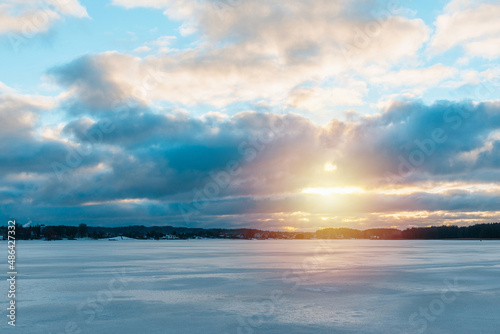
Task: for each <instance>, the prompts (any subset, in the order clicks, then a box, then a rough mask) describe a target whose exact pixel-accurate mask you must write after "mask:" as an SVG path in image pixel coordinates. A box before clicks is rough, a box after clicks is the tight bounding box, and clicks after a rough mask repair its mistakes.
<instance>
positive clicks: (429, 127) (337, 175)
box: [0, 96, 500, 228]
mask: <svg viewBox="0 0 500 334" xmlns="http://www.w3.org/2000/svg"><path fill="white" fill-rule="evenodd" d="M30 100H31V99H30V98H29V97H26V96H24V97H23V96H18V97H17V98H14V97H12V96H10V97H9V96H3V97H2V108H1V109H0V111H1V113H0V115H1V117H2V122H1V123H0V124H5V129H3V128H2V133H3V134H4V136H5V138H4V139H3V140H2V143H5V145H3V146H0V162H2V163H1V164H0V165H1V166H3V167H2V172H3V173H4V175H8V178H6V177H4V178H2V181H1V184H2V187H3V188H2V189H3V190H1V189H0V207H1V208H2V212H4V213H5V214H10V215H14V216H17V215H19V214H21V213H22V214H26V215H30V216H31V217H33V216H35V217H40V219H41V220H51V219H56V220H57V222H61V223H62V222H69V221H71V220H72V219H75V218H72V217H79V218H78V222H80V221H85V222H90V221H93V222H94V223H95V222H100V223H102V224H114V223H115V219H116V218H117V217H125V216H128V218H126V219H125V220H120V221H119V223H120V224H123V223H124V222H130V223H139V221H141V222H142V221H144V220H146V221H151V223H158V222H161V221H163V222H165V221H169V222H172V223H176V224H184V222H183V216H182V211H181V210H180V209H179V208H180V206H179V205H181V206H182V205H191V206H192V205H193V204H192V203H193V202H195V203H196V202H197V201H199V200H201V199H203V198H206V200H207V201H208V204H207V205H205V206H203V207H201V208H200V209H199V210H198V211H199V212H198V213H197V214H196V215H194V216H193V219H194V220H195V221H198V222H199V223H200V224H208V225H210V224H228V225H226V226H236V225H231V224H232V223H231V221H226V220H225V218H221V217H222V216H227V215H232V216H233V217H238V218H237V220H238V221H239V222H240V224H250V226H258V227H261V228H266V227H267V228H271V226H290V225H289V224H286V225H283V221H280V220H279V219H285V221H287V222H295V223H296V225H293V226H303V224H306V222H305V221H300V220H297V219H296V218H294V217H296V216H293V215H292V213H293V212H296V211H301V212H305V213H308V214H309V215H310V217H309V218H307V217H305V218H307V219H310V222H309V223H310V224H312V223H314V224H316V225H314V226H324V225H321V224H322V223H321V219H320V217H321V216H323V217H324V216H326V217H337V218H332V219H333V221H335V222H336V223H335V224H337V223H338V224H339V225H345V223H342V221H343V220H344V219H352V218H349V217H353V215H354V216H355V215H360V216H363V217H367V218H366V219H368V221H365V223H366V224H379V225H380V224H381V223H382V222H384V218H383V215H387V214H392V213H395V212H402V211H406V212H418V211H436V210H437V211H443V212H463V213H467V212H472V211H477V210H481V211H485V212H487V211H494V210H497V207H498V195H499V194H498V189H496V188H490V187H489V186H487V185H486V184H492V183H493V184H494V183H495V182H496V180H497V179H498V177H499V176H500V171H499V167H500V158H499V157H500V144H499V143H500V135H499V134H498V131H497V129H498V128H499V126H500V106H499V105H498V103H493V102H489V103H479V104H474V103H467V102H464V103H456V102H447V101H441V102H437V103H435V104H433V105H425V104H422V103H420V102H416V101H406V102H399V103H394V104H393V105H392V106H391V107H390V108H389V109H387V110H386V111H385V112H383V113H381V114H378V115H372V116H360V117H358V118H357V119H353V120H350V121H339V120H335V119H333V120H332V121H331V122H330V123H329V124H328V125H325V126H319V125H316V124H314V123H312V122H311V121H310V120H308V119H306V118H303V117H301V116H298V115H293V114H289V115H276V114H273V113H269V112H266V111H265V110H262V111H243V112H240V113H238V114H235V115H233V116H229V117H228V116H223V115H221V114H217V113H209V114H207V115H204V116H202V117H195V116H192V115H189V114H187V113H185V112H182V111H178V110H175V109H174V110H171V111H162V112H158V110H154V109H150V108H148V107H146V106H140V105H139V106H135V107H127V108H114V109H111V110H109V111H110V112H104V113H98V114H94V115H87V116H84V115H76V114H70V115H69V116H71V117H70V119H71V120H70V121H67V122H66V124H64V125H63V127H62V130H61V132H60V133H61V136H62V137H61V138H60V140H59V141H54V140H50V139H45V138H41V137H39V136H38V135H37V131H35V129H36V127H37V120H38V119H39V115H40V112H44V109H43V108H40V107H39V106H36V104H34V103H33V102H30ZM14 112H17V113H19V112H21V113H20V114H19V115H20V117H17V118H13V119H10V120H9V118H8V117H9V115H12V113H14ZM9 122H10V123H9ZM105 128H110V129H112V130H110V131H104V132H103V131H102V129H105ZM100 129H101V130H100ZM436 129H441V130H442V133H441V134H440V135H439V136H437V137H436V136H435V131H436ZM5 131H7V132H5ZM8 131H11V132H8ZM464 137H467V138H468V140H467V141H466V142H464V140H463V138H464ZM436 138H438V139H439V140H438V141H437V142H436ZM443 138H445V139H443ZM20 147H22V149H20ZM75 152H77V153H78V152H84V153H80V158H81V161H80V162H79V163H77V164H75V166H72V167H70V168H68V170H67V171H65V173H64V175H63V177H62V178H59V177H58V176H57V175H56V173H55V172H54V170H53V168H52V165H53V163H54V162H59V163H61V164H66V163H67V162H68V161H70V160H68V156H69V157H73V158H74V157H75V154H76V157H78V154H77V153H75ZM415 152H420V153H418V154H417V153H415ZM403 160H404V161H405V162H403ZM412 161H413V162H412ZM415 161H416V163H415ZM327 162H328V163H332V164H335V165H336V166H337V168H336V170H335V171H333V172H331V171H325V169H324V166H325V163H327ZM228 166H232V167H231V168H232V170H237V172H235V173H234V175H230V176H229V179H227V178H228V175H229V174H228V173H229V172H228V171H229V170H230V169H228V168H230V167H228ZM235 166H236V167H235ZM401 166H403V168H402V169H401ZM401 171H402V172H401ZM221 173H222V174H221ZM424 180H425V182H426V184H425V187H424V185H423V181H424ZM226 181H228V182H227V183H226ZM217 182H219V184H223V185H222V186H219V188H218V189H216V191H215V192H214V190H213V189H214V188H213V184H217ZM221 182H222V183H221ZM457 182H461V185H460V186H456V185H454V184H455V183H457ZM210 184H212V186H209V185H210ZM481 184H485V185H484V186H479V185H481ZM353 186H356V187H360V188H362V189H364V191H363V192H359V193H352V194H340V193H339V194H335V193H332V194H331V195H328V196H320V195H314V194H306V193H303V192H302V190H303V189H305V188H314V187H331V188H342V187H353ZM207 187H208V188H207ZM210 187H212V188H210ZM211 189H212V190H211ZM436 189H440V190H439V191H435V190H436ZM210 193H212V194H213V195H207V194H210ZM200 194H201V195H200ZM15 198H23V201H24V202H23V204H22V205H20V204H19V205H18V204H15V203H14V202H12V201H13V199H15ZM49 208H52V209H49ZM54 215H56V216H54ZM279 215H282V216H279ZM454 217H456V216H454ZM266 219H270V220H268V221H271V223H269V224H268V225H265V221H266ZM440 219H441V218H440ZM442 219H443V221H445V220H446V219H445V218H442ZM450 219H452V218H450ZM453 219H455V218H453ZM457 219H458V218H457ZM478 219H479V218H478ZM481 219H483V218H481ZM396 220H397V219H396V218H394V219H387V220H385V221H386V222H387V224H389V222H390V223H391V224H394V223H395V221H396ZM419 221H420V222H423V221H424V220H419ZM272 222H274V223H272ZM272 224H276V225H272ZM323 224H324V223H323ZM247 226H249V225H247ZM304 226H305V225H304ZM384 226H385V225H384Z"/></svg>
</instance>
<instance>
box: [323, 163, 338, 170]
mask: <svg viewBox="0 0 500 334" xmlns="http://www.w3.org/2000/svg"><path fill="white" fill-rule="evenodd" d="M336 170H337V166H335V165H334V164H332V163H331V162H327V163H326V164H325V171H327V172H333V171H336Z"/></svg>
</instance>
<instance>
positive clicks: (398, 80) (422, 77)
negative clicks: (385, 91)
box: [370, 64, 457, 88]
mask: <svg viewBox="0 0 500 334" xmlns="http://www.w3.org/2000/svg"><path fill="white" fill-rule="evenodd" d="M377 72H378V73H377ZM384 72H385V71H384V70H383V69H382V70H379V71H376V72H375V73H373V75H372V76H371V77H370V81H371V82H373V83H376V84H384V85H387V86H391V87H398V86H410V87H413V88H415V87H426V88H429V87H432V86H435V85H437V84H438V83H440V82H442V81H443V80H446V79H449V78H452V77H453V76H454V75H455V74H456V73H457V70H456V69H455V68H452V67H449V66H444V65H442V64H436V65H432V66H430V67H427V68H415V69H403V70H400V71H397V72H385V73H384Z"/></svg>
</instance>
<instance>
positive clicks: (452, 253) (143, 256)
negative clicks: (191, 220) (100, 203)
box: [0, 240, 500, 334]
mask: <svg viewBox="0 0 500 334" xmlns="http://www.w3.org/2000/svg"><path fill="white" fill-rule="evenodd" d="M0 245H1V247H2V249H3V250H4V251H3V254H5V261H2V264H1V266H0V268H1V270H2V272H3V273H4V274H3V275H5V273H6V272H7V264H6V262H7V255H6V254H7V251H6V249H7V245H6V242H1V243H0ZM17 269H18V272H19V276H18V278H17V292H18V293H17V307H18V309H17V316H18V317H17V321H16V324H17V325H16V328H15V329H14V328H11V326H8V325H7V318H6V316H5V315H6V310H5V307H2V309H3V311H2V312H3V316H2V319H3V320H2V322H1V324H0V332H1V333H33V334H34V333H44V334H47V333H57V334H59V333H75V334H76V333H95V334H99V333H217V334H221V333H222V334H223V333H231V334H232V333H235V334H236V333H384V334H389V333H453V334H457V333H464V334H465V333H467V334H470V333H498V332H499V328H500V318H499V315H500V242H499V241H483V242H479V241H375V240H374V241H371V240H330V241H322V240H265V241H256V240H241V241H240V240H237V241H236V240H196V241H195V240H191V241H135V240H131V241H116V242H111V241H56V242H46V241H26V242H18V244H17ZM1 287H2V288H1V290H2V292H1V295H0V302H1V305H3V306H5V305H7V304H6V302H7V290H8V289H7V283H6V282H5V280H3V282H2V285H1Z"/></svg>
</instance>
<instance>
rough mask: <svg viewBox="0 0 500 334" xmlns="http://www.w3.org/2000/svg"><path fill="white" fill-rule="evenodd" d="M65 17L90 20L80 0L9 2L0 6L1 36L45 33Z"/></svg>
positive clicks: (11, 0) (4, 2)
mask: <svg viewBox="0 0 500 334" xmlns="http://www.w3.org/2000/svg"><path fill="white" fill-rule="evenodd" d="M64 16H73V17H78V18H88V17H89V16H88V13H87V11H86V9H85V7H83V6H82V5H81V4H80V3H79V1H78V0H43V1H37V2H36V3H33V1H28V0H21V1H17V0H7V1H3V3H2V4H1V5H0V34H5V33H13V34H20V33H22V34H23V35H25V37H28V36H32V35H34V34H38V33H43V32H46V31H48V30H49V28H50V27H51V26H53V25H54V23H55V22H56V21H58V20H61V19H62V18H63V17H64Z"/></svg>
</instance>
